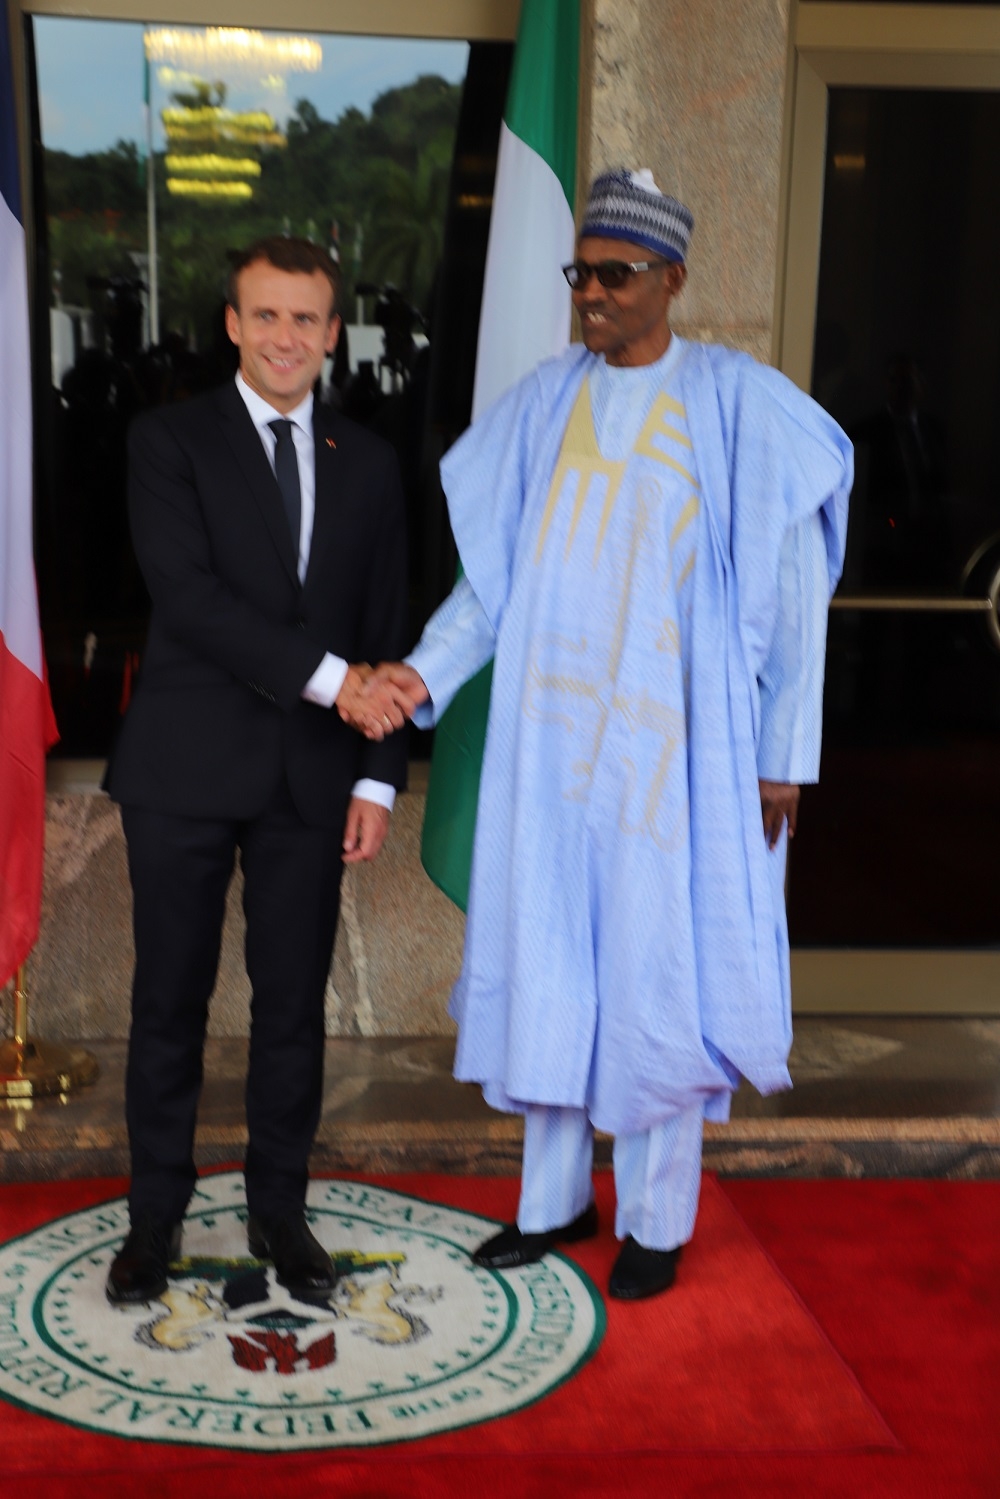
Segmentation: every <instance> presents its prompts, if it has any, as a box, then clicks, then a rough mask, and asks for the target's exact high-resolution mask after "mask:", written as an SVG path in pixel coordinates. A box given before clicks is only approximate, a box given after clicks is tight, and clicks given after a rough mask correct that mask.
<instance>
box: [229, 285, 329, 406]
mask: <svg viewBox="0 0 1000 1499" xmlns="http://www.w3.org/2000/svg"><path fill="white" fill-rule="evenodd" d="M236 286H237V298H238V304H239V305H238V306H236V307H233V306H229V307H227V308H226V332H227V333H228V334H229V337H230V338H231V339H232V341H233V343H234V344H236V346H237V348H238V349H239V351H240V373H241V374H242V376H243V378H244V380H245V381H246V382H247V384H248V385H249V386H250V387H251V389H252V390H255V391H256V392H257V394H258V395H259V396H263V398H264V400H265V401H267V402H268V404H269V405H271V406H273V407H274V408H275V410H276V411H280V412H282V413H287V412H289V411H294V409H295V407H296V406H298V405H299V403H300V402H301V401H302V400H304V398H305V397H306V395H307V394H308V393H309V391H310V390H311V389H312V387H313V385H314V384H315V383H316V380H317V379H318V377H319V373H320V370H321V369H322V368H323V360H324V359H325V357H326V355H327V354H332V353H333V350H334V348H335V347H336V343H337V335H338V333H339V332H340V318H339V317H336V316H335V315H334V312H333V288H332V287H331V285H330V282H329V281H328V279H327V278H326V276H324V275H323V273H322V271H314V272H313V273H312V274H311V275H307V274H306V273H305V272H304V271H281V270H279V269H278V268H277V266H273V265H271V263H270V262H269V261H267V260H255V261H253V262H252V263H251V264H250V265H248V266H244V268H243V270H242V271H240V273H239V276H238V277H237V281H236Z"/></svg>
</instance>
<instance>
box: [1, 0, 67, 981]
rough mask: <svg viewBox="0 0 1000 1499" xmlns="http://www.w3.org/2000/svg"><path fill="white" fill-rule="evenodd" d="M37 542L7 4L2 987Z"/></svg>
mask: <svg viewBox="0 0 1000 1499" xmlns="http://www.w3.org/2000/svg"><path fill="white" fill-rule="evenodd" d="M55 737H56V733H55V720H54V719H53V716H52V705H51V703H50V701H49V692H48V687H47V685H46V681H45V669H44V664H43V660H42V640H41V633H40V630H39V625H38V594H37V590H36V588H35V564H34V554H33V552H32V537H31V379H30V357H29V349H28V281H27V263H26V258H25V241H24V224H23V220H22V214H21V192H20V186H19V180H18V153H17V136H16V133H15V116H14V89H13V71H12V67H11V49H10V31H9V18H8V14H7V0H0V985H2V984H5V983H6V982H7V980H8V979H9V978H10V976H11V975H12V974H13V973H14V971H15V970H16V969H17V968H18V967H19V966H20V964H21V963H23V962H24V960H25V958H26V957H27V956H28V953H29V952H30V951H31V949H32V947H33V946H34V944H35V940H36V938H37V936H38V917H39V910H40V907H41V897H42V843H43V836H44V829H45V751H46V749H47V748H48V746H49V745H50V744H51V743H52V742H53V741H54V739H55Z"/></svg>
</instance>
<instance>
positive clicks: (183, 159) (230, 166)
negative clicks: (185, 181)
mask: <svg viewBox="0 0 1000 1499" xmlns="http://www.w3.org/2000/svg"><path fill="white" fill-rule="evenodd" d="M167 171H168V172H196V173H197V174H198V176H199V177H259V176H260V172H261V166H260V162H259V161H254V160H253V158H252V157H250V156H213V155H209V156H170V155H168V157H167Z"/></svg>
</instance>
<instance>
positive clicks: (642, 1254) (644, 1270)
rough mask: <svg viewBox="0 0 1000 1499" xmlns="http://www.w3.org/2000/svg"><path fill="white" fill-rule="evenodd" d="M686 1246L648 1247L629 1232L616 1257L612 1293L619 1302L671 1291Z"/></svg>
mask: <svg viewBox="0 0 1000 1499" xmlns="http://www.w3.org/2000/svg"><path fill="white" fill-rule="evenodd" d="M682 1247H683V1246H682V1245H680V1244H678V1246H677V1248H676V1249H644V1248H643V1246H642V1245H641V1244H638V1243H636V1241H635V1239H633V1237H632V1235H631V1234H629V1236H628V1238H627V1239H626V1240H625V1242H624V1244H623V1245H622V1247H621V1249H620V1250H619V1253H618V1258H617V1259H616V1260H615V1263H614V1269H613V1270H612V1271H611V1279H610V1280H609V1281H608V1294H609V1295H610V1296H614V1297H615V1299H616V1300H617V1301H641V1300H642V1299H643V1297H644V1296H657V1295H658V1294H659V1293H660V1291H669V1289H670V1287H671V1286H672V1285H673V1283H674V1277H675V1276H676V1274H677V1262H678V1260H679V1259H680V1257H681V1249H682Z"/></svg>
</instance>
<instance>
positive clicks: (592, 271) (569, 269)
mask: <svg viewBox="0 0 1000 1499" xmlns="http://www.w3.org/2000/svg"><path fill="white" fill-rule="evenodd" d="M666 264H667V262H666V261H665V260H601V261H598V263H597V265H591V263H590V261H589V260H574V261H571V262H570V264H569V265H564V266H563V268H562V273H563V275H564V276H565V277H566V280H567V281H568V282H569V284H570V286H571V287H572V288H573V290H574V291H582V290H583V288H584V287H585V286H587V285H589V283H590V278H591V276H596V277H597V279H598V281H599V282H600V283H601V285H602V286H605V287H607V289H608V290H609V291H615V290H616V289H617V288H618V287H619V286H624V285H625V283H626V281H627V280H628V279H629V277H630V276H635V275H638V273H639V272H640V271H655V270H656V268H657V266H661V265H666Z"/></svg>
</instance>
